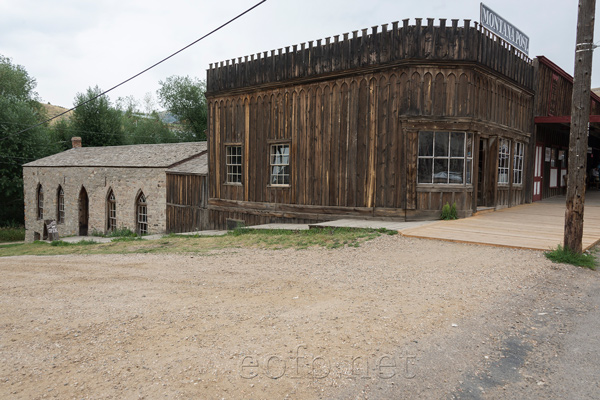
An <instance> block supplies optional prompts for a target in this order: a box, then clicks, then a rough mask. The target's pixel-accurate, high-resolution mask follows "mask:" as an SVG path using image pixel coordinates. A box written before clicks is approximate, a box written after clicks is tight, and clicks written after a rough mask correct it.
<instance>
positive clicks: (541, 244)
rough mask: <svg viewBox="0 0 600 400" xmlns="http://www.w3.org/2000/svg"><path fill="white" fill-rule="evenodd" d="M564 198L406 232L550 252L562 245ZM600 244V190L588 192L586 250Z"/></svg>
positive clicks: (432, 237) (451, 239) (584, 240)
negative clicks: (549, 250)
mask: <svg viewBox="0 0 600 400" xmlns="http://www.w3.org/2000/svg"><path fill="white" fill-rule="evenodd" d="M564 215H565V197H564V196H557V197H553V198H550V199H547V200H544V201H541V202H536V203H533V204H525V205H521V206H517V207H512V208H505V209H502V210H499V211H493V212H486V213H484V214H482V215H476V216H473V217H470V218H464V219H459V220H455V221H439V222H435V223H432V224H428V225H424V226H419V227H416V228H409V229H404V230H402V231H401V234H402V235H404V236H407V237H416V238H425V239H438V240H447V241H453V242H464V243H476V244H486V245H492V246H505V247H514V248H522V249H532V250H548V249H551V248H554V247H556V245H558V244H562V242H563V234H564ZM599 241H600V191H590V192H588V193H586V204H585V215H584V222H583V248H584V250H586V249H589V248H591V247H593V246H594V245H595V244H597V243H598V242H599Z"/></svg>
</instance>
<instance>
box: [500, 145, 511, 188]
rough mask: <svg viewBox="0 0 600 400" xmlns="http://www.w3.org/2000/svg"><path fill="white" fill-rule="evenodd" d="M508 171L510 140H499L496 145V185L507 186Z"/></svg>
mask: <svg viewBox="0 0 600 400" xmlns="http://www.w3.org/2000/svg"><path fill="white" fill-rule="evenodd" d="M509 169H510V140H508V139H500V142H499V145H498V184H499V185H507V184H508V173H509Z"/></svg>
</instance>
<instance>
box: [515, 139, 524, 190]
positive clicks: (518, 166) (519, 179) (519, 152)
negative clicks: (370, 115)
mask: <svg viewBox="0 0 600 400" xmlns="http://www.w3.org/2000/svg"><path fill="white" fill-rule="evenodd" d="M524 147H525V145H524V144H523V143H521V142H515V154H514V157H513V160H514V161H513V184H515V185H521V184H522V183H523V148H524Z"/></svg>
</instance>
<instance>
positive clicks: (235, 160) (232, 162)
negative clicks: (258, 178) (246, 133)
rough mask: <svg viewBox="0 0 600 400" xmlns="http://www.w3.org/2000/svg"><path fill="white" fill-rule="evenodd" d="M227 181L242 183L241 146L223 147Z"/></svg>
mask: <svg viewBox="0 0 600 400" xmlns="http://www.w3.org/2000/svg"><path fill="white" fill-rule="evenodd" d="M225 151H226V152H225V164H226V165H227V183H234V184H241V183H242V146H227V147H226V149H225Z"/></svg>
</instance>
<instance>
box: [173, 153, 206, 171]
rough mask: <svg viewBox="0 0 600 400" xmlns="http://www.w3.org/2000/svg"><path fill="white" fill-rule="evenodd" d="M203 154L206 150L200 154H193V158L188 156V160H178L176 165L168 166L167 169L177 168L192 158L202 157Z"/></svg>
mask: <svg viewBox="0 0 600 400" xmlns="http://www.w3.org/2000/svg"><path fill="white" fill-rule="evenodd" d="M204 153H208V149H206V150H203V151H201V152H200V153H197V154H194V155H193V156H190V157H188V158H185V159H183V160H179V161H177V162H176V163H174V164H171V165H169V166H168V167H167V168H173V167H176V166H178V165H179V164H183V163H184V162H187V161H190V160H191V159H193V158H196V157H200V156H202V155H204Z"/></svg>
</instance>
